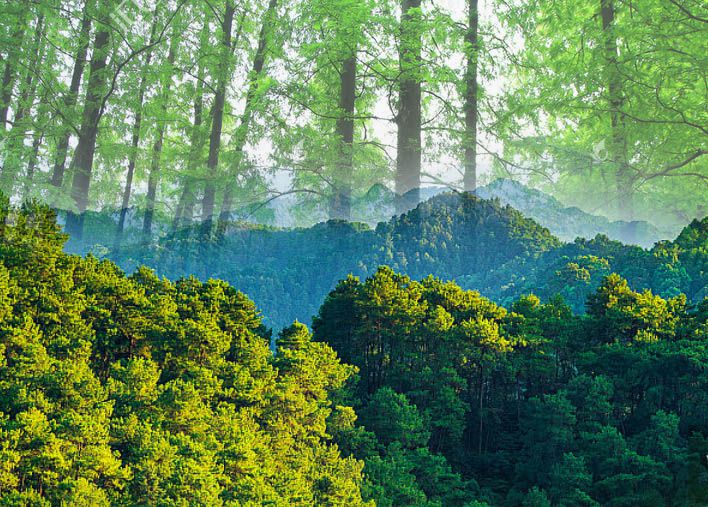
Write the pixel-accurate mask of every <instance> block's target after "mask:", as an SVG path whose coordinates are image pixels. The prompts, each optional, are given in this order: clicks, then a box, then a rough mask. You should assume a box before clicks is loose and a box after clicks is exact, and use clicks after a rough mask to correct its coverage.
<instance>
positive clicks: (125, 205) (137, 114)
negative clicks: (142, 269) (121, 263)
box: [114, 8, 158, 251]
mask: <svg viewBox="0 0 708 507" xmlns="http://www.w3.org/2000/svg"><path fill="white" fill-rule="evenodd" d="M157 20H158V17H157V8H156V9H155V12H154V13H153V22H152V27H151V29H150V42H149V45H150V46H151V47H152V46H153V44H155V36H156V35H157ZM152 55H153V51H152V49H150V50H149V51H148V52H147V54H146V55H145V64H144V65H143V68H142V73H141V75H140V84H139V85H138V100H137V102H136V103H135V110H134V111H133V132H132V138H131V143H130V154H129V155H128V172H127V174H126V177H125V188H124V189H123V199H122V202H121V206H120V216H119V218H118V227H117V229H116V237H115V244H114V250H116V251H117V250H119V249H120V244H121V241H122V239H123V232H124V230H125V220H126V218H127V216H128V209H129V206H130V195H131V193H132V192H133V177H134V176H135V164H136V162H137V159H138V151H139V147H140V130H141V126H142V121H143V102H145V92H146V89H147V78H148V69H149V67H150V63H151V62H152Z"/></svg>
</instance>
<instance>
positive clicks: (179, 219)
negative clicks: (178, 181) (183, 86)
mask: <svg viewBox="0 0 708 507" xmlns="http://www.w3.org/2000/svg"><path fill="white" fill-rule="evenodd" d="M208 35H209V23H208V22H207V21H205V22H204V24H203V25H202V32H201V36H200V38H199V40H200V46H199V52H198V57H197V61H198V62H199V67H198V69H197V86H196V90H195V93H194V102H193V108H194V123H193V124H192V132H191V133H190V136H189V155H188V159H187V171H186V174H185V176H184V177H183V178H182V193H181V195H180V198H179V201H178V203H177V209H176V210H175V218H174V220H173V222H172V232H175V231H176V230H177V229H179V228H180V227H182V226H185V225H188V224H190V223H191V222H192V220H193V219H194V205H195V204H196V195H195V193H194V184H195V182H194V177H193V176H192V173H193V172H194V171H195V170H196V169H197V167H198V166H199V164H200V163H201V161H202V150H203V149H204V136H203V127H202V123H203V111H204V73H205V70H204V65H203V64H202V59H203V57H204V51H205V46H206V45H207V44H208V43H207V42H206V41H207V40H208Z"/></svg>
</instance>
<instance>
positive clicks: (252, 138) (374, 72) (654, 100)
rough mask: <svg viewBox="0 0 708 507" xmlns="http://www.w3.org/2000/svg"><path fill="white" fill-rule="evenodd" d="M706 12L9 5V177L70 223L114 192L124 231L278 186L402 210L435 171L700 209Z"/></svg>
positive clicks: (110, 0)
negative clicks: (131, 223)
mask: <svg viewBox="0 0 708 507" xmlns="http://www.w3.org/2000/svg"><path fill="white" fill-rule="evenodd" d="M452 4H454V5H452ZM704 10H705V9H704V6H703V5H701V4H700V2H698V1H697V0H689V1H682V2H665V1H663V0H642V1H641V2H626V1H623V0H601V1H597V0H583V1H581V2H578V1H577V0H564V1H562V2H547V1H542V0H539V1H534V2H528V1H525V0H524V1H521V0H518V1H517V0H514V1H511V2H509V1H497V0H493V1H490V2H486V3H484V2H483V3H480V2H478V0H466V1H465V2H457V3H455V2H453V3H451V7H450V8H443V7H440V6H439V5H438V4H437V3H435V2H432V1H430V0H400V1H399V0H367V1H363V2H362V1H352V0H298V1H295V2H282V1H280V0H269V1H268V2H256V1H250V2H249V1H247V2H235V1H234V0H222V1H220V2H215V3H214V2H205V1H203V0H164V1H155V2H148V1H143V0H130V1H124V2H121V1H119V0H41V1H34V2H33V1H29V0H15V1H12V2H5V3H4V4H3V5H2V7H0V140H1V142H2V144H1V146H2V148H1V151H0V154H1V156H2V167H1V170H0V191H2V192H4V193H5V194H6V195H11V196H13V198H14V199H15V200H16V201H17V202H19V201H21V200H24V199H27V198H30V197H36V198H40V199H41V200H42V201H43V202H46V203H48V204H50V205H52V206H54V207H56V208H59V209H64V210H68V212H69V213H68V217H67V221H66V228H67V230H68V231H69V232H70V233H71V234H72V235H73V236H75V237H80V236H81V235H82V233H83V227H84V212H85V211H86V210H89V209H92V210H118V214H119V217H118V218H117V220H116V222H117V223H116V224H115V225H114V236H115V242H116V243H120V242H121V241H122V235H123V233H124V229H125V227H126V220H127V218H126V215H127V214H128V210H130V209H137V210H139V220H140V225H139V228H140V230H141V231H142V235H143V236H145V237H147V238H149V237H150V236H152V235H154V234H155V233H156V232H157V231H158V230H164V229H165V228H167V229H170V228H172V227H176V228H178V227H180V226H181V225H183V224H185V223H191V222H193V221H197V222H203V223H204V226H203V229H202V233H203V236H209V235H210V234H211V233H212V232H213V229H215V230H216V231H217V232H218V233H222V232H223V231H224V229H226V228H227V227H228V224H229V221H230V220H231V218H232V215H233V212H234V210H239V209H244V208H245V209H253V208H254V207H255V208H258V207H259V206H261V205H262V204H263V203H264V202H266V201H267V200H268V199H272V198H275V197H277V196H278V195H283V194H287V195H297V196H299V197H300V198H301V199H300V200H301V204H302V206H303V209H305V210H307V209H312V208H313V207H319V208H320V209H325V210H326V211H327V213H328V215H329V216H330V217H331V218H341V219H349V218H350V217H351V204H352V199H355V198H357V197H360V196H361V195H363V194H364V193H366V192H367V190H368V189H370V188H371V187H372V186H373V185H376V184H386V185H388V186H389V187H393V188H394V189H395V192H396V194H397V195H398V196H399V197H398V198H397V210H398V212H402V211H405V210H407V209H410V208H411V207H413V206H414V205H415V204H417V202H418V192H419V190H418V189H419V188H420V187H421V185H423V184H425V183H429V182H431V181H433V182H434V181H436V180H437V179H438V178H440V177H441V175H442V177H443V180H445V182H447V183H449V184H451V185H452V186H454V187H456V188H459V189H461V190H467V191H471V190H474V189H475V188H477V185H478V180H479V175H478V172H479V171H478V166H485V167H487V166H493V169H492V170H493V171H494V172H496V173H498V174H503V175H507V176H519V175H525V176H530V177H531V178H532V181H534V183H535V184H544V182H545V184H546V185H547V186H549V188H552V189H553V191H554V192H555V193H556V194H558V195H560V196H562V197H563V198H564V199H565V200H569V201H571V202H572V203H574V204H582V205H584V206H588V207H592V208H593V209H600V210H602V211H603V212H604V213H607V214H610V215H612V216H613V217H615V218H623V219H630V220H633V219H636V218H641V219H645V220H650V221H651V220H652V219H654V218H656V219H657V220H658V221H659V222H662V223H670V224H675V223H676V222H678V223H686V222H688V221H690V220H691V219H692V218H694V217H698V218H701V217H702V216H703V215H704V214H705V208H704V205H705V203H704V201H705V199H704V197H705V190H704V188H703V186H702V185H703V183H704V181H705V179H706V177H708V175H707V174H706V165H705V162H704V161H705V154H706V141H705V133H706V128H705V125H706V116H705V108H704V107H703V104H704V102H705V86H704V78H705V71H704V69H705V68H706V65H705V54H704V53H705V52H704V51H702V49H703V36H704V32H705V30H704V27H705V18H706V16H705V13H704V12H703V11H704ZM657 139H660V140H661V142H658V141H657ZM456 172H458V173H459V174H458V175H457V176H455V177H450V174H451V173H456ZM274 175H275V176H276V177H275V178H274V177H273V176H274ZM276 181H280V184H276V183H275V182H276ZM283 182H285V183H283ZM549 182H551V183H549ZM588 188H592V189H593V192H587V189H588ZM657 209H661V210H662V211H661V216H658V217H657V216H656V211H655V210H657Z"/></svg>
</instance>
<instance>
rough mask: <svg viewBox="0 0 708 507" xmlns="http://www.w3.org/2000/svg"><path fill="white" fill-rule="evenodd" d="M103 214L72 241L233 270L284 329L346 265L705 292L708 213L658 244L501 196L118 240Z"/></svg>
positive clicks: (164, 262)
mask: <svg viewBox="0 0 708 507" xmlns="http://www.w3.org/2000/svg"><path fill="white" fill-rule="evenodd" d="M101 218H102V216H101V215H99V216H97V217H96V220H95V221H93V220H91V221H90V220H87V222H86V223H87V231H96V233H95V237H96V238H98V240H99V245H98V246H97V245H94V244H93V243H92V242H73V243H70V245H72V246H71V247H70V250H71V251H77V252H81V253H83V252H86V251H93V252H94V253H96V254H97V255H101V256H108V258H110V259H112V260H114V261H115V262H117V263H118V264H119V265H120V266H122V267H123V268H124V269H126V270H127V271H128V272H131V271H133V270H134V269H136V268H137V267H138V266H140V265H142V264H145V265H147V266H150V267H151V268H153V269H155V270H156V271H157V272H158V273H159V274H160V275H164V276H167V277H168V278H170V279H173V280H174V279H178V278H180V277H182V276H187V275H191V274H194V275H196V276H197V277H199V278H200V279H203V280H207V279H208V278H209V277H213V278H219V279H223V280H227V281H228V282H229V283H231V284H233V285H234V286H236V287H239V289H240V290H242V291H244V293H246V294H248V296H249V297H250V298H252V299H253V300H254V301H255V302H256V304H257V305H258V306H259V307H260V308H261V309H263V311H264V313H265V316H266V322H267V323H268V324H269V325H272V326H275V327H276V328H280V327H283V326H286V325H288V324H289V323H290V322H292V321H293V320H294V319H299V320H300V321H301V322H309V321H310V319H311V317H312V316H313V315H315V313H316V312H317V309H318V308H319V306H320V305H321V304H322V301H323V300H324V297H325V295H326V294H327V293H328V292H329V291H330V290H331V289H332V288H334V286H335V284H336V282H337V281H338V280H339V279H341V278H343V277H346V276H347V275H348V274H350V273H351V274H355V275H357V276H363V277H366V276H369V275H371V274H372V273H374V272H375V271H376V269H377V268H378V267H379V266H381V265H388V266H391V267H393V268H394V269H395V270H397V271H400V272H402V273H405V274H406V275H409V276H411V277H412V278H423V277H426V276H428V275H430V274H432V275H434V276H437V277H440V278H443V279H446V280H455V281H456V282H457V283H459V284H460V285H461V286H462V287H464V288H468V289H477V290H480V291H482V292H483V293H484V294H485V295H486V296H488V297H490V298H492V299H493V300H494V301H497V302H499V303H503V304H509V303H510V302H512V301H513V300H515V299H516V298H518V297H519V296H521V295H523V294H528V293H530V292H534V293H537V294H538V295H539V296H540V297H542V298H543V300H544V301H547V300H549V299H550V298H552V297H553V296H554V295H556V294H561V295H562V296H563V297H564V298H565V299H566V300H567V302H568V304H570V305H571V307H572V308H573V310H574V311H575V312H583V311H584V305H585V299H586V297H587V296H588V295H589V294H590V293H591V292H592V291H594V290H595V289H596V288H597V287H598V286H599V284H600V281H601V280H602V278H603V277H604V276H605V275H608V274H609V273H611V272H616V273H619V274H620V275H621V276H623V277H626V278H627V279H628V280H629V281H630V283H631V285H632V286H633V287H636V288H638V289H645V288H648V289H652V290H654V291H655V292H656V293H657V294H660V295H662V296H664V297H670V296H675V295H677V294H679V293H684V294H686V295H687V296H688V298H689V300H691V301H699V300H700V299H701V298H702V297H704V296H705V295H706V285H707V283H706V272H707V270H706V264H705V262H706V261H705V257H706V254H707V252H708V219H703V221H700V222H699V221H694V222H693V223H692V224H690V225H689V226H688V227H687V228H686V230H685V231H684V232H683V233H682V234H681V236H680V237H679V239H677V240H676V241H675V242H661V243H659V244H657V245H656V246H655V247H654V248H652V249H651V250H644V249H642V248H640V247H636V246H628V245H624V244H622V243H619V242H617V241H612V240H609V239H608V238H607V237H605V236H597V237H596V238H595V239H592V240H584V239H578V240H576V241H575V242H573V243H568V244H563V243H562V242H561V241H559V240H558V239H556V238H555V237H554V236H553V235H551V234H550V233H549V232H548V230H547V229H545V228H543V227H541V226H539V225H538V224H537V223H536V222H534V221H533V220H530V219H527V218H524V217H523V215H521V214H520V213H519V212H518V211H516V210H514V209H512V208H511V207H509V206H502V205H501V204H500V203H499V202H498V201H487V200H484V199H479V198H477V197H475V196H473V195H471V194H467V193H464V194H450V193H448V194H441V195H438V196H435V197H433V198H432V199H430V200H428V201H426V202H424V203H421V204H420V205H419V206H418V207H417V208H415V209H413V210H411V211H409V212H407V213H405V214H403V215H400V216H397V217H394V218H393V219H391V220H390V221H389V222H386V223H380V224H379V225H378V226H377V227H376V229H370V228H369V227H368V226H367V225H365V224H356V223H349V222H343V221H329V222H325V223H320V224H318V225H316V226H314V227H311V228H301V229H279V228H271V227H264V226H257V225H253V224H248V223H237V224H234V225H233V226H232V227H230V228H229V229H228V231H227V233H226V234H225V235H224V236H223V237H220V238H218V239H216V240H214V241H211V242H207V241H204V240H203V238H202V237H201V231H200V228H199V227H198V226H197V227H195V228H191V229H189V228H187V229H182V230H179V231H177V232H176V233H174V234H172V235H169V234H168V235H167V236H166V237H165V238H164V239H163V240H161V241H160V242H158V243H157V244H146V243H144V242H141V241H138V242H137V243H133V244H132V246H131V245H129V244H128V245H123V247H122V248H120V249H119V250H115V249H114V248H113V247H112V245H111V243H110V239H111V231H112V228H111V227H110V226H106V225H105V222H101ZM94 227H95V229H94ZM102 232H103V233H102ZM101 240H103V241H108V242H109V243H108V245H107V246H106V245H105V243H104V244H100V241H101Z"/></svg>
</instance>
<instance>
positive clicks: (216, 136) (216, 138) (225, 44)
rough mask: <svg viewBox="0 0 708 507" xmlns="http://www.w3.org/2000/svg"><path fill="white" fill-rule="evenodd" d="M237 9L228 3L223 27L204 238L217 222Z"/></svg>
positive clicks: (206, 187) (205, 197) (203, 220)
mask: <svg viewBox="0 0 708 507" xmlns="http://www.w3.org/2000/svg"><path fill="white" fill-rule="evenodd" d="M234 13H235V6H234V4H233V2H232V0H226V4H225V9H224V19H223V22H222V24H221V36H222V39H221V44H222V55H221V61H220V65H219V76H218V78H217V85H216V93H215V94H214V103H213V104H212V107H211V133H210V135H209V156H208V158H207V171H208V173H209V174H208V176H207V180H206V185H205V187H204V197H203V199H202V236H204V237H208V236H209V235H210V234H211V225H212V221H213V218H214V199H215V194H216V187H215V179H216V176H217V170H218V165H219V150H220V149H221V128H222V125H223V121H224V102H225V99H226V84H227V82H228V81H229V75H230V69H231V65H230V62H229V61H230V58H231V28H232V26H233V20H234Z"/></svg>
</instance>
